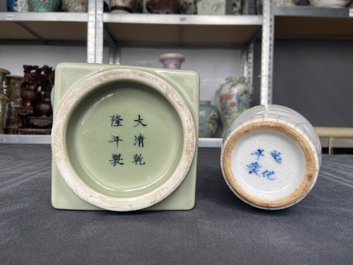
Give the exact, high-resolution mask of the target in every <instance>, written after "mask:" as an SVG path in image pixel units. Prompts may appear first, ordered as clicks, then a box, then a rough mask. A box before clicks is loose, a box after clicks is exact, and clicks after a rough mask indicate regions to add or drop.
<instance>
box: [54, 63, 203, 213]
mask: <svg viewBox="0 0 353 265" xmlns="http://www.w3.org/2000/svg"><path fill="white" fill-rule="evenodd" d="M199 82H200V78H199V75H198V74H197V73H196V72H194V71H183V70H174V69H161V68H158V69H154V68H144V67H132V66H123V65H105V64H83V63H61V64H59V65H58V66H57V67H56V70H55V90H54V93H55V95H54V102H53V103H54V104H53V111H54V118H53V128H52V151H53V156H52V157H53V167H52V205H53V206H54V208H57V209H76V210H111V211H135V210H142V209H146V210H190V209H192V208H193V207H194V204H195V187H196V169H197V143H198V127H199V126H198V115H199V87H200V86H199Z"/></svg>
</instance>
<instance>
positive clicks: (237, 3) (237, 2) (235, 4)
mask: <svg viewBox="0 0 353 265" xmlns="http://www.w3.org/2000/svg"><path fill="white" fill-rule="evenodd" d="M231 4H232V14H233V15H240V14H242V11H243V1H242V0H232V3H231Z"/></svg>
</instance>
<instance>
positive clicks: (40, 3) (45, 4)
mask: <svg viewBox="0 0 353 265" xmlns="http://www.w3.org/2000/svg"><path fill="white" fill-rule="evenodd" d="M60 8H61V0H28V11H29V12H57V11H60Z"/></svg>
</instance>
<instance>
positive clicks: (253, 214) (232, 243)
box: [0, 145, 353, 265]
mask: <svg viewBox="0 0 353 265" xmlns="http://www.w3.org/2000/svg"><path fill="white" fill-rule="evenodd" d="M219 155H220V150H218V149H200V150H199V157H198V174H197V189H196V206H195V208H194V209H193V210H190V211H154V212H151V211H148V212H147V211H137V212H129V213H117V212H109V211H67V210H66V211H65V210H56V209H54V208H52V206H51V202H50V193H51V180H50V175H51V173H50V171H51V150H50V146H49V145H0V166H1V171H0V172H1V173H0V264H320V265H322V264H353V163H352V162H353V156H352V155H333V156H328V155H324V156H323V161H322V166H321V171H320V174H319V178H318V181H317V183H316V185H315V187H314V189H313V190H312V192H311V193H310V194H309V195H308V196H307V197H306V198H305V199H304V200H303V201H301V202H300V203H299V204H297V205H295V206H293V207H291V208H288V209H285V210H280V211H265V210H259V209H256V208H253V207H251V206H248V205H247V204H245V203H243V202H242V201H240V200H239V199H238V198H237V197H236V196H235V195H234V194H233V193H232V192H231V191H230V189H229V188H228V187H227V185H226V184H225V182H224V180H223V177H222V173H221V171H220V165H219Z"/></svg>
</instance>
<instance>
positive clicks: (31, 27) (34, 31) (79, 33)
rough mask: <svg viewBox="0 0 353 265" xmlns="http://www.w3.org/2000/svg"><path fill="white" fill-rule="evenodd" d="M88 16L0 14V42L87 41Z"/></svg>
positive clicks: (69, 14)
mask: <svg viewBox="0 0 353 265" xmlns="http://www.w3.org/2000/svg"><path fill="white" fill-rule="evenodd" d="M87 21H88V14H87V13H58V12H57V13H54V12H53V13H16V12H9V13H4V12H2V13H0V28H1V34H0V42H2V43H14V42H21V43H23V42H33V43H43V42H44V43H50V42H86V41H87Z"/></svg>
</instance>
